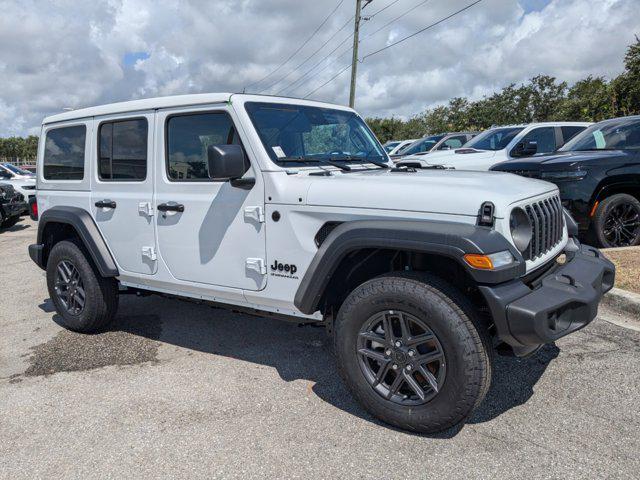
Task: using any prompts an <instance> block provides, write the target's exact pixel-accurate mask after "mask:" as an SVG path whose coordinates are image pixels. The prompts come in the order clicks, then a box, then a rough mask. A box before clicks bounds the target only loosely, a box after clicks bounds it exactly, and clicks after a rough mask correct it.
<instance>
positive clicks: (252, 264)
mask: <svg viewBox="0 0 640 480" xmlns="http://www.w3.org/2000/svg"><path fill="white" fill-rule="evenodd" d="M246 266H247V269H249V270H255V271H256V272H258V273H259V274H260V275H266V274H267V266H266V265H265V263H264V259H262V258H247V261H246Z"/></svg>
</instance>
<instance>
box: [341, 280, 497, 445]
mask: <svg viewBox="0 0 640 480" xmlns="http://www.w3.org/2000/svg"><path fill="white" fill-rule="evenodd" d="M472 312H473V308H472V306H471V304H470V303H469V302H468V300H467V299H466V298H465V297H464V296H462V295H461V294H460V293H459V292H458V291H457V290H455V289H454V288H453V287H451V286H450V285H448V284H447V283H445V282H443V281H442V280H440V279H439V278H437V277H434V276H432V275H427V274H422V275H413V274H406V275H405V274H401V273H400V274H397V275H394V276H383V277H378V278H375V279H373V280H370V281H368V282H366V283H364V284H362V285H361V286H359V287H358V288H356V289H355V290H354V291H353V292H352V293H351V294H350V295H349V297H347V299H346V300H345V301H344V303H343V305H342V307H341V308H340V311H339V313H338V317H337V319H336V325H335V329H334V335H335V337H334V344H335V349H336V356H337V362H338V369H339V371H340V374H341V376H342V377H343V379H344V381H345V383H346V384H347V385H348V387H349V389H350V390H351V392H352V394H353V395H354V397H355V398H356V399H357V400H358V401H359V402H360V403H361V404H362V405H363V406H364V407H365V408H366V409H367V410H368V411H369V412H370V413H372V414H373V415H374V416H376V417H377V418H379V419H380V420H382V421H384V422H386V423H389V424H391V425H394V426H396V427H399V428H403V429H406V430H411V431H416V432H423V433H435V432H439V431H442V430H445V429H447V428H450V427H453V426H455V425H458V424H459V423H461V422H464V421H465V420H466V419H467V418H468V417H469V415H470V414H471V413H472V412H473V410H474V409H475V408H476V407H477V406H478V405H479V404H480V402H481V401H482V399H483V398H484V396H485V394H486V392H487V390H488V388H489V384H490V379H491V361H490V353H491V350H490V349H491V346H490V342H489V338H488V336H487V334H486V331H485V330H484V329H482V328H479V327H478V326H477V324H476V323H475V322H474V321H473V320H472V318H473V313H472Z"/></svg>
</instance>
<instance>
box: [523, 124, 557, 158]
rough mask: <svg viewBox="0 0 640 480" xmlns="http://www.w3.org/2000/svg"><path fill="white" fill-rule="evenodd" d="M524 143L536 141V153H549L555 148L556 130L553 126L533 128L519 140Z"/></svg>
mask: <svg viewBox="0 0 640 480" xmlns="http://www.w3.org/2000/svg"><path fill="white" fill-rule="evenodd" d="M521 142H524V143H525V145H526V144H527V143H528V142H536V143H537V144H538V150H537V152H536V153H549V152H553V151H555V150H556V132H555V129H554V128H553V127H541V128H535V129H533V130H531V131H530V132H529V133H527V134H526V135H525V136H524V138H523V139H522V140H521Z"/></svg>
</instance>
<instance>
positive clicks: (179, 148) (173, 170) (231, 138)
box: [165, 112, 249, 182]
mask: <svg viewBox="0 0 640 480" xmlns="http://www.w3.org/2000/svg"><path fill="white" fill-rule="evenodd" d="M165 135H166V146H167V176H168V177H169V180H171V181H177V182H185V181H209V162H208V160H207V149H208V148H209V145H231V144H236V145H240V139H239V138H238V134H237V132H236V129H235V127H234V126H233V121H232V120H231V118H230V117H229V115H227V114H226V113H224V112H219V113H194V114H188V115H175V116H172V117H169V118H168V119H167V125H166V130H165ZM248 168H249V166H248V165H247V169H248Z"/></svg>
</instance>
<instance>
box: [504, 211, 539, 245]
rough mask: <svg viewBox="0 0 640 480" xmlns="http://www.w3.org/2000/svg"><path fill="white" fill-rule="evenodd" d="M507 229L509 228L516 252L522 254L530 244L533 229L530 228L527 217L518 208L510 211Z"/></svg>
mask: <svg viewBox="0 0 640 480" xmlns="http://www.w3.org/2000/svg"><path fill="white" fill-rule="evenodd" d="M509 227H510V228H511V238H512V239H513V244H514V245H515V246H516V248H517V249H518V250H520V252H524V251H525V250H526V249H527V247H528V246H529V243H531V237H532V235H533V229H532V228H531V221H530V220H529V216H528V215H527V213H526V212H525V211H524V210H523V209H521V208H520V207H516V208H514V209H513V210H511V217H510V218H509Z"/></svg>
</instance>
